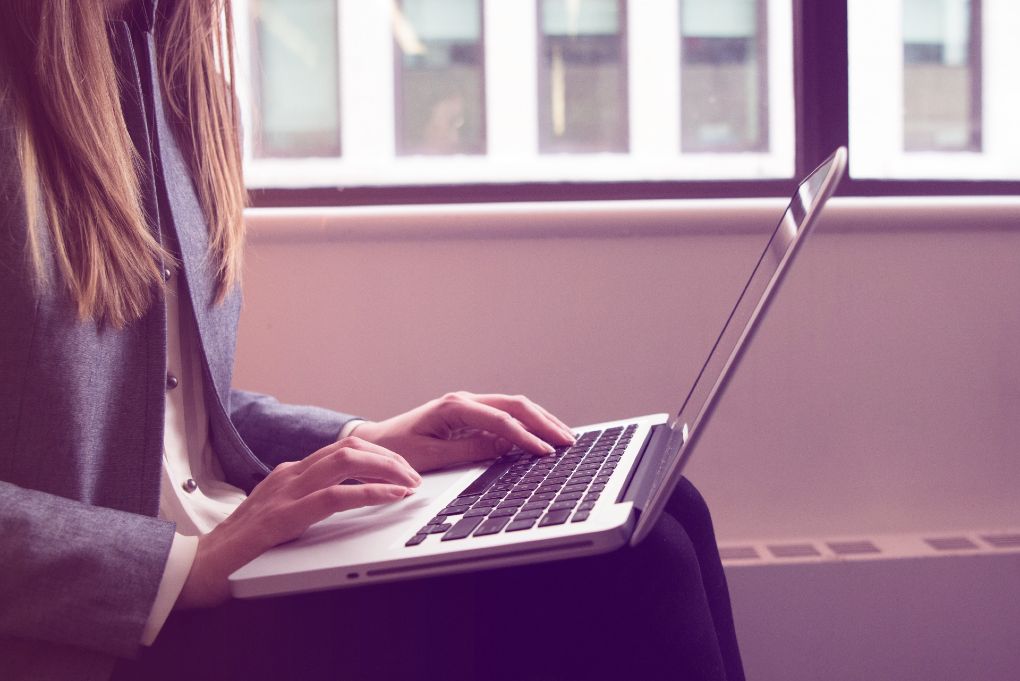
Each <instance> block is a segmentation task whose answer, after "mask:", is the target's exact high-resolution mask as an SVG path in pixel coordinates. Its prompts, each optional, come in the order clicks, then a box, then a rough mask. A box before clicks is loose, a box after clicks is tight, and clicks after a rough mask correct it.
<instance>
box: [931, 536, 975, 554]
mask: <svg viewBox="0 0 1020 681" xmlns="http://www.w3.org/2000/svg"><path fill="white" fill-rule="evenodd" d="M924 541H925V543H926V544H928V546H930V547H932V548H933V549H935V550H936V551H972V550H974V549H976V548H978V545H977V544H975V543H974V542H972V541H971V540H970V539H967V538H966V537H931V538H927V539H925V540H924Z"/></svg>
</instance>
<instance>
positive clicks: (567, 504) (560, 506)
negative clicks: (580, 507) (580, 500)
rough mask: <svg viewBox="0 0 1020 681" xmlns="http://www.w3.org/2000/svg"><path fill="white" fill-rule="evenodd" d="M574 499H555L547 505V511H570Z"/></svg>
mask: <svg viewBox="0 0 1020 681" xmlns="http://www.w3.org/2000/svg"><path fill="white" fill-rule="evenodd" d="M576 503H577V502H576V501H557V502H556V503H555V504H553V505H552V506H550V507H549V512H550V513H552V512H553V511H572V510H573V509H574V504H576Z"/></svg>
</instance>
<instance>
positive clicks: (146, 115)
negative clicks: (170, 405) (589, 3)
mask: <svg viewBox="0 0 1020 681" xmlns="http://www.w3.org/2000/svg"><path fill="white" fill-rule="evenodd" d="M164 1H167V0H164ZM155 5H156V3H155V0H142V2H139V3H138V5H137V7H136V10H137V11H136V14H137V15H138V16H137V17H135V18H134V19H133V20H131V21H129V22H111V23H110V25H109V26H110V40H111V45H112V47H113V51H114V57H115V60H116V62H117V66H118V69H119V70H120V72H121V75H122V79H121V82H122V83H123V86H122V90H123V92H122V95H121V100H122V101H121V104H122V108H123V110H124V116H125V121H126V122H127V125H128V129H129V132H130V133H131V136H132V139H133V141H134V143H135V146H136V148H137V149H138V152H139V154H140V156H141V160H142V169H141V180H142V181H141V186H142V193H143V201H144V206H145V208H146V211H147V213H148V214H149V215H150V216H152V217H151V219H150V224H149V226H150V228H151V230H152V232H153V234H154V235H156V236H157V237H158V238H159V239H160V241H161V242H162V243H164V244H165V245H168V246H169V247H171V248H179V255H180V262H181V266H182V280H183V281H184V283H185V285H186V288H187V291H188V293H189V295H190V299H191V302H192V305H191V307H192V308H193V310H194V314H195V318H196V319H195V321H196V326H197V328H198V330H199V335H200V337H201V348H202V354H203V360H204V361H203V365H204V373H205V378H206V381H205V386H204V387H205V391H206V400H207V405H208V411H209V420H210V424H209V425H210V438H211V441H212V443H213V446H214V448H215V451H216V453H217V456H218V458H219V461H220V463H221V464H222V466H223V470H224V472H225V473H226V477H227V479H228V481H229V482H231V483H233V484H234V485H237V486H239V487H241V488H243V489H246V490H250V489H251V488H252V487H253V486H254V485H255V484H256V483H258V481H259V480H261V479H262V478H263V477H264V476H265V475H266V473H268V471H269V469H270V468H271V467H272V466H274V465H275V464H277V463H279V462H281V461H284V460H288V459H296V458H301V457H303V456H305V455H307V454H309V453H311V452H312V451H314V450H316V449H318V448H320V447H322V446H324V445H325V444H327V443H329V442H330V441H332V440H334V439H335V438H336V436H337V434H338V432H339V431H340V429H341V427H342V426H343V424H344V423H346V422H347V420H349V419H350V418H351V417H350V416H347V415H344V414H338V413H335V412H331V411H327V410H324V409H317V408H314V407H294V406H287V405H282V404H280V403H278V402H276V401H275V400H274V399H272V398H270V397H267V396H264V395H257V394H253V393H247V392H242V391H238V390H233V389H232V388H231V373H232V366H233V361H234V345H235V334H236V325H237V319H238V313H239V310H240V295H239V293H238V292H237V291H234V292H233V293H231V294H230V295H229V296H228V298H227V300H226V301H225V302H224V303H222V304H218V305H217V304H214V302H213V296H214V280H213V270H212V268H211V267H210V266H209V264H208V262H207V259H206V257H205V254H206V250H207V246H208V244H207V229H206V223H205V219H204V217H203V214H202V211H201V209H200V207H199V203H198V201H197V198H196V195H195V191H194V188H193V186H192V182H191V179H190V175H189V172H188V169H187V165H186V163H185V162H184V159H183V157H182V155H181V152H180V150H179V149H178V147H177V145H176V143H175V141H174V138H173V135H172V134H171V133H170V130H169V128H168V124H167V120H166V116H165V112H164V108H163V101H162V96H161V93H160V86H159V79H158V78H156V77H155V75H154V74H155V71H154V47H153V41H152V34H151V28H152V19H153V12H155V11H156V7H155ZM26 239H27V233H26V224H25V205H24V195H23V191H22V186H21V179H20V171H19V169H18V165H17V156H16V154H15V147H14V135H13V129H12V122H11V116H10V111H9V110H5V109H4V107H3V106H0V551H2V554H3V558H2V567H0V676H2V677H3V678H4V679H7V680H11V679H19V678H31V679H65V678H66V679H76V680H81V679H92V678H95V679H102V678H106V677H107V676H108V675H109V672H110V670H111V669H112V667H113V665H114V663H115V660H116V657H117V656H132V655H134V654H136V652H137V650H138V646H139V641H140V639H141V636H142V628H143V625H144V623H145V621H146V619H147V617H148V614H149V611H150V609H151V606H152V603H153V600H154V598H155V595H156V590H157V587H158V585H159V582H160V578H161V576H162V574H163V569H164V565H165V563H166V559H167V555H168V551H169V548H170V543H171V540H172V537H173V531H174V527H173V524H172V523H168V522H164V521H162V520H159V519H157V518H156V514H157V510H158V502H159V481H160V467H161V465H162V447H163V416H164V397H165V389H166V331H167V330H166V324H167V321H166V309H165V305H163V304H159V303H157V304H155V305H153V306H152V308H151V309H150V310H149V311H148V313H147V314H146V315H145V316H144V318H142V319H141V320H139V321H137V322H135V323H133V324H131V325H129V326H128V327H127V328H125V329H123V330H120V331H118V330H114V329H111V328H108V327H106V328H104V327H100V326H97V325H96V324H95V323H93V322H81V321H79V320H78V319H77V318H76V315H75V308H74V305H73V304H72V303H71V301H70V300H69V298H68V296H67V295H66V293H65V291H64V289H63V288H62V286H60V285H59V279H56V278H55V277H53V278H54V279H55V280H56V281H57V282H58V285H56V286H51V287H49V290H47V289H46V288H43V287H38V286H33V285H32V284H31V275H30V269H29V267H28V262H29V261H28V258H27V253H28V250H27V246H26V244H27V241H26ZM43 247H44V249H45V248H46V243H45V240H44V243H43Z"/></svg>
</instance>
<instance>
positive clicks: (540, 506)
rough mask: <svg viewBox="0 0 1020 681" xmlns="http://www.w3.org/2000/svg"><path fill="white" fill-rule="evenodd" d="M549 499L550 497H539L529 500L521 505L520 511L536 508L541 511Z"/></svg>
mask: <svg viewBox="0 0 1020 681" xmlns="http://www.w3.org/2000/svg"><path fill="white" fill-rule="evenodd" d="M550 501H551V500H550V499H540V500H538V501H530V502H528V503H526V504H524V505H523V506H521V510H522V511H534V510H536V509H537V510H539V511H543V510H545V507H546V506H548V505H549V502H550Z"/></svg>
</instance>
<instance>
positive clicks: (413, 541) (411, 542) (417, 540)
mask: <svg viewBox="0 0 1020 681" xmlns="http://www.w3.org/2000/svg"><path fill="white" fill-rule="evenodd" d="M427 536H428V535H427V534H416V535H414V536H413V537H411V538H410V539H408V540H407V541H406V542H405V543H404V546H417V545H418V544H421V543H422V542H423V541H425V537H427Z"/></svg>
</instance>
